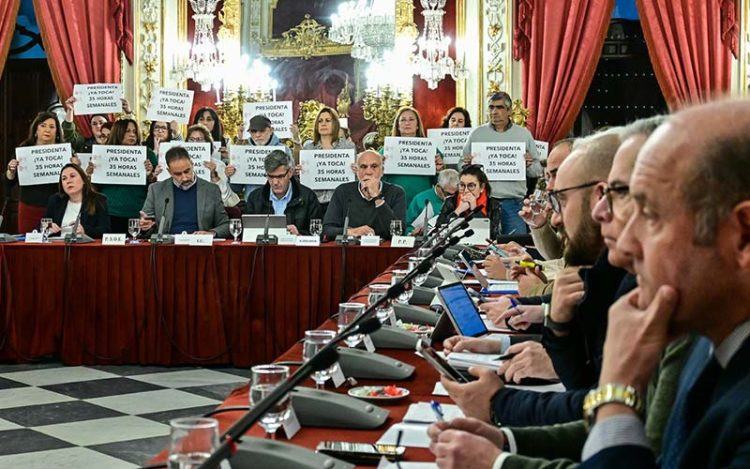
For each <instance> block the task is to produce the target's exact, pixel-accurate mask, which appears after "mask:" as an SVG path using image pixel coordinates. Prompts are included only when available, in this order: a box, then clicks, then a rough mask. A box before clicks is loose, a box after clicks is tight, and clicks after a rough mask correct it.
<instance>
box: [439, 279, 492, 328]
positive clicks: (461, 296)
mask: <svg viewBox="0 0 750 469" xmlns="http://www.w3.org/2000/svg"><path fill="white" fill-rule="evenodd" d="M438 297H439V298H440V302H441V303H442V304H443V306H444V307H445V313H444V314H447V315H448V317H449V318H450V320H451V322H452V323H453V327H455V328H456V332H458V333H459V334H461V335H465V336H468V337H479V336H482V335H485V334H487V332H488V331H487V326H485V325H484V321H483V320H482V317H481V316H480V315H479V310H478V309H477V306H476V305H475V304H474V301H472V299H471V296H469V292H468V291H467V290H466V287H465V286H464V284H463V283H461V282H458V283H451V284H449V285H444V286H441V287H438Z"/></svg>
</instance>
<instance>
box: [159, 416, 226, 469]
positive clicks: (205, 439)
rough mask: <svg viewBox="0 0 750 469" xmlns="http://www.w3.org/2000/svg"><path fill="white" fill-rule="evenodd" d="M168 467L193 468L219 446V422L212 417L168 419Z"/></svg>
mask: <svg viewBox="0 0 750 469" xmlns="http://www.w3.org/2000/svg"><path fill="white" fill-rule="evenodd" d="M169 426H170V427H171V431H170V442H169V459H168V464H167V465H168V467H169V469H194V468H197V467H198V466H200V465H201V464H202V463H203V462H205V461H206V460H207V459H208V458H209V456H211V453H212V452H213V451H214V450H215V449H216V448H217V447H218V446H219V422H218V421H217V420H216V419H212V418H203V417H185V418H178V419H172V420H170V421H169Z"/></svg>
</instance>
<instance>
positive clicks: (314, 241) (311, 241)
mask: <svg viewBox="0 0 750 469" xmlns="http://www.w3.org/2000/svg"><path fill="white" fill-rule="evenodd" d="M296 245H297V246H320V238H319V237H317V236H297V243H296Z"/></svg>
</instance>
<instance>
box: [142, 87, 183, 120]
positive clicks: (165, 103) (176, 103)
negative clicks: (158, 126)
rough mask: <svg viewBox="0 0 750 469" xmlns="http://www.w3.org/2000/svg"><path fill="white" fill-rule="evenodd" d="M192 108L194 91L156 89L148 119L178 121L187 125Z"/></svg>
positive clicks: (149, 107)
mask: <svg viewBox="0 0 750 469" xmlns="http://www.w3.org/2000/svg"><path fill="white" fill-rule="evenodd" d="M192 107H193V91H192V90H177V89H168V88H156V89H155V90H154V93H153V94H152V95H151V102H150V103H149V105H148V112H147V113H146V119H148V120H150V121H163V122H172V121H177V122H179V123H181V124H187V123H188V122H190V111H191V110H192Z"/></svg>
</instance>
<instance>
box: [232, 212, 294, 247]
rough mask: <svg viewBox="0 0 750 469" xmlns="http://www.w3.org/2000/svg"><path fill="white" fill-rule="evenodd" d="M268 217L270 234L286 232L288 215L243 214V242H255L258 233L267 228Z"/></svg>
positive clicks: (281, 234)
mask: <svg viewBox="0 0 750 469" xmlns="http://www.w3.org/2000/svg"><path fill="white" fill-rule="evenodd" d="M266 219H268V234H271V235H276V236H277V237H279V236H284V235H286V234H287V232H286V225H287V221H286V215H270V216H269V215H242V242H244V243H254V242H255V239H256V238H257V237H258V235H262V234H263V232H264V231H265V229H266Z"/></svg>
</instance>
